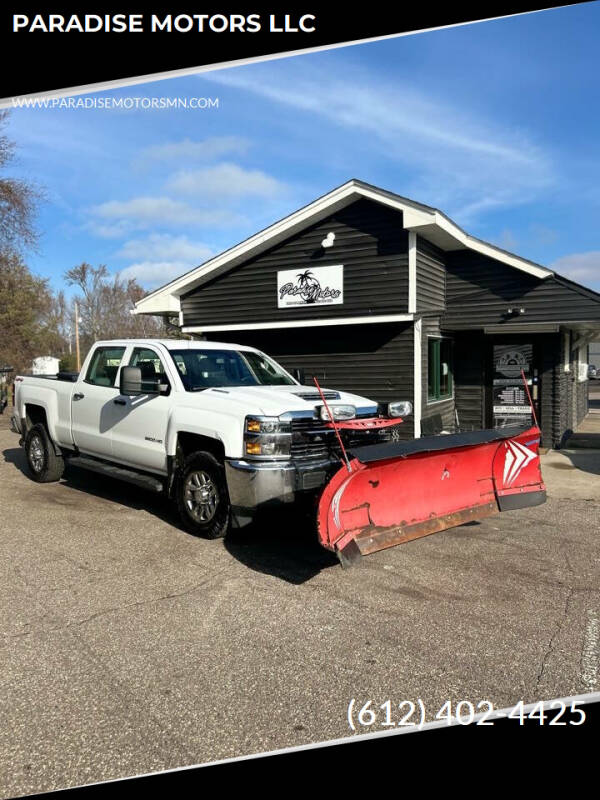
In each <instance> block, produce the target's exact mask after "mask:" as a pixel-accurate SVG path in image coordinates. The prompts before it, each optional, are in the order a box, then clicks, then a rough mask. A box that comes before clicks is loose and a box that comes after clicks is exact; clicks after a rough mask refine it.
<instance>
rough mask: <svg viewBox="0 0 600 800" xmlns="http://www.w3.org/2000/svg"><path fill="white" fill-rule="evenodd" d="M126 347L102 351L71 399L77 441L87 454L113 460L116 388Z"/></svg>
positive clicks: (99, 350)
mask: <svg viewBox="0 0 600 800" xmlns="http://www.w3.org/2000/svg"><path fill="white" fill-rule="evenodd" d="M124 353H125V348H124V347H99V348H98V349H97V350H96V351H95V352H94V355H93V357H92V360H91V362H90V365H89V367H88V370H87V374H86V375H85V377H84V379H83V380H78V381H77V383H76V384H75V385H74V388H73V394H72V396H71V426H72V431H73V440H74V441H75V444H76V445H77V447H78V448H79V450H80V451H81V452H82V453H83V454H85V453H89V454H90V455H93V456H99V457H101V458H111V455H112V445H111V441H112V439H111V430H112V427H113V425H114V423H115V421H116V417H117V415H116V410H117V406H115V404H114V402H113V401H114V399H115V397H117V395H118V394H119V390H118V389H117V388H115V383H116V379H117V373H118V371H119V365H120V363H121V360H122V358H123V354H124Z"/></svg>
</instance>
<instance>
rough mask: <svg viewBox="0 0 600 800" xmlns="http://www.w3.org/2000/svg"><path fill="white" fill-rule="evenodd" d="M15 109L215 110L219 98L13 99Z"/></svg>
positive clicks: (217, 106)
mask: <svg viewBox="0 0 600 800" xmlns="http://www.w3.org/2000/svg"><path fill="white" fill-rule="evenodd" d="M12 106H13V108H48V109H56V108H59V109H61V108H62V109H76V108H93V109H97V108H99V109H107V110H112V109H125V110H130V109H148V110H153V109H181V108H191V109H200V110H204V109H213V108H219V98H218V97H13V98H12Z"/></svg>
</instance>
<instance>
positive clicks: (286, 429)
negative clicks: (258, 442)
mask: <svg viewBox="0 0 600 800" xmlns="http://www.w3.org/2000/svg"><path fill="white" fill-rule="evenodd" d="M291 430H292V429H291V427H290V423H289V422H282V421H281V420H280V419H279V417H254V416H253V417H246V433H291Z"/></svg>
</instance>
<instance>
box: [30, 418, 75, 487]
mask: <svg viewBox="0 0 600 800" xmlns="http://www.w3.org/2000/svg"><path fill="white" fill-rule="evenodd" d="M25 453H26V455H27V464H28V465H29V471H30V473H31V477H32V478H33V480H34V481H37V482H38V483H51V482H52V481H58V480H60V479H61V477H62V474H63V472H64V469H65V462H64V459H63V457H62V456H57V455H56V453H55V452H54V446H53V444H52V441H51V439H50V436H49V435H48V431H47V430H46V427H45V426H44V425H42V424H41V423H37V424H36V425H33V427H31V428H30V429H29V431H28V432H27V436H26V437H25Z"/></svg>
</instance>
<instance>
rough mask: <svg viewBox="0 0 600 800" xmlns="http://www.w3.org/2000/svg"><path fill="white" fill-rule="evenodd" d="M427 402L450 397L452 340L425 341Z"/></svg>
mask: <svg viewBox="0 0 600 800" xmlns="http://www.w3.org/2000/svg"><path fill="white" fill-rule="evenodd" d="M427 363H428V370H427V381H428V383H427V400H428V401H429V402H430V403H434V402H436V401H438V400H446V399H448V398H450V397H452V388H453V387H452V373H453V366H452V339H443V338H433V337H429V339H428V340H427Z"/></svg>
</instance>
